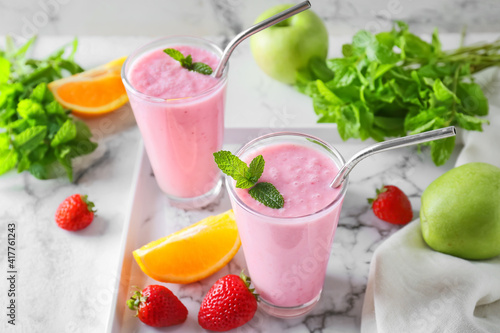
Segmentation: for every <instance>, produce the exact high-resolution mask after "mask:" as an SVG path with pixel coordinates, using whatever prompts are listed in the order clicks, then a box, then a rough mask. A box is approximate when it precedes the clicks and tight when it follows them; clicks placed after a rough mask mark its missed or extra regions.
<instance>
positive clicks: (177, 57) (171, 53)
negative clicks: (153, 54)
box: [163, 48, 184, 62]
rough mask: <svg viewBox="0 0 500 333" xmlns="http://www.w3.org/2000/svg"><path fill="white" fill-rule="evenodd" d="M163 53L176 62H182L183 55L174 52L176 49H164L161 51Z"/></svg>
mask: <svg viewBox="0 0 500 333" xmlns="http://www.w3.org/2000/svg"><path fill="white" fill-rule="evenodd" d="M163 52H165V53H166V54H168V55H169V56H171V57H172V58H173V59H174V60H177V61H178V62H182V61H183V60H184V55H183V54H182V53H181V52H180V51H178V50H176V49H170V48H168V49H165V50H163Z"/></svg>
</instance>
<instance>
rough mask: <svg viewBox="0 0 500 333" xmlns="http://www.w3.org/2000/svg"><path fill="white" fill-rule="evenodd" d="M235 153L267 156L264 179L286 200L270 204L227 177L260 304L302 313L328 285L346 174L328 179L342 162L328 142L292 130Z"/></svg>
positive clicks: (286, 313) (285, 313)
mask: <svg viewBox="0 0 500 333" xmlns="http://www.w3.org/2000/svg"><path fill="white" fill-rule="evenodd" d="M237 155H238V156H239V157H240V158H241V159H242V160H243V161H245V162H246V163H247V164H248V163H250V161H251V160H252V159H253V158H254V157H256V156H258V155H262V156H263V157H264V160H265V167H264V172H263V174H262V176H261V178H260V179H259V182H270V183H272V184H273V185H274V186H275V187H276V188H277V189H278V191H279V192H280V193H281V194H282V195H283V198H284V201H285V203H284V206H283V208H280V209H273V208H269V207H266V206H264V205H263V204H261V203H260V202H258V201H256V200H254V199H253V198H252V197H251V196H250V195H249V193H248V190H247V189H239V188H235V184H234V181H233V180H232V179H229V178H226V184H227V188H228V191H229V194H230V198H231V204H232V207H233V210H234V214H235V218H236V222H237V224H238V230H239V234H240V238H241V242H242V246H243V251H244V254H245V259H246V262H247V266H248V270H249V274H250V277H251V278H252V283H253V284H254V286H255V289H256V290H257V292H258V294H259V295H260V299H261V302H260V306H261V308H262V309H263V310H265V311H266V312H268V313H270V314H271V315H274V316H277V317H295V316H300V315H303V314H305V313H307V312H308V311H310V310H311V309H312V308H313V307H314V305H315V304H316V303H317V302H318V300H319V298H320V295H321V290H322V288H323V283H324V279H325V275H326V268H327V264H328V260H329V258H330V250H331V246H332V241H333V237H334V234H335V230H336V228H337V224H338V220H339V216H340V210H341V207H342V202H343V200H344V194H345V191H346V184H347V181H345V182H344V183H343V185H342V186H341V187H339V188H331V187H330V186H329V184H330V183H331V181H332V180H333V179H334V177H335V175H336V173H337V172H338V170H339V168H340V167H341V166H342V165H343V164H344V163H345V161H344V159H343V157H342V155H340V153H339V152H338V151H337V150H336V149H335V148H333V147H331V146H330V145H329V144H328V143H326V142H323V141H322V140H320V139H318V138H315V137H312V136H308V135H305V134H300V133H291V132H280V133H273V134H268V135H265V136H262V137H260V138H257V139H255V140H253V141H251V142H249V143H248V144H246V145H245V146H244V147H243V148H241V149H240V150H239V151H238V153H237Z"/></svg>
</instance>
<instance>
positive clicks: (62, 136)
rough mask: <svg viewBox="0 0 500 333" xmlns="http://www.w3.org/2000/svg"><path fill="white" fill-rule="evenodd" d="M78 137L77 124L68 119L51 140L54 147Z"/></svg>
mask: <svg viewBox="0 0 500 333" xmlns="http://www.w3.org/2000/svg"><path fill="white" fill-rule="evenodd" d="M75 137H76V125H75V124H74V123H73V122H72V121H71V120H70V119H68V120H66V121H65V122H64V124H63V125H62V126H61V128H60V129H59V130H58V131H57V133H56V135H55V136H54V138H53V139H52V141H51V142H50V145H51V146H52V147H57V146H59V145H60V144H62V143H65V142H68V141H70V140H73V139H74V138H75Z"/></svg>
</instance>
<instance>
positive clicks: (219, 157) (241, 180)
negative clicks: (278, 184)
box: [214, 150, 284, 208]
mask: <svg viewBox="0 0 500 333" xmlns="http://www.w3.org/2000/svg"><path fill="white" fill-rule="evenodd" d="M214 159H215V162H216V163H217V166H218V167H219V169H221V170H222V172H224V173H225V174H226V175H228V176H230V177H232V178H233V179H234V180H235V181H236V185H235V186H236V187H237V188H245V189H246V188H249V189H250V190H249V191H248V193H250V195H251V196H252V198H254V199H255V200H257V201H259V202H261V203H262V204H264V205H266V206H268V207H271V208H282V207H283V204H284V200H283V196H282V195H281V194H280V193H279V192H278V190H277V189H276V188H275V187H274V186H273V185H272V184H270V183H257V181H258V180H259V178H260V176H261V175H262V172H263V171H264V165H265V161H264V158H263V157H262V155H259V156H256V157H255V158H254V159H253V160H252V162H250V166H247V165H246V164H245V162H243V161H242V160H240V158H239V157H238V156H235V155H233V154H232V153H231V152H229V151H224V150H221V151H218V152H215V153H214ZM280 198H281V199H280ZM280 202H281V205H280Z"/></svg>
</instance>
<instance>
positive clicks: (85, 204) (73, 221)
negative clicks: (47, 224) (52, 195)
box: [55, 194, 96, 231]
mask: <svg viewBox="0 0 500 333" xmlns="http://www.w3.org/2000/svg"><path fill="white" fill-rule="evenodd" d="M95 212H96V210H95V209H94V203H93V202H92V201H89V200H88V199H87V196H86V195H80V194H73V195H71V196H69V197H67V198H66V199H64V201H63V202H62V203H61V204H60V205H59V207H57V211H56V217H55V219H56V223H57V225H58V226H59V227H60V228H62V229H65V230H69V231H77V230H81V229H84V228H86V227H88V226H89V225H90V223H92V221H93V220H94V213H95Z"/></svg>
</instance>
